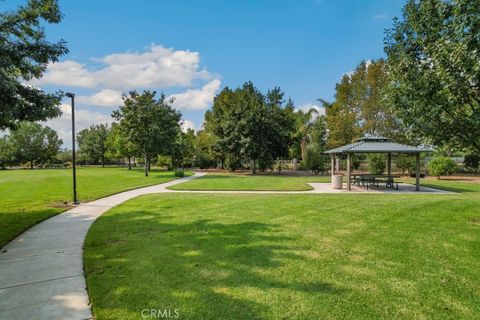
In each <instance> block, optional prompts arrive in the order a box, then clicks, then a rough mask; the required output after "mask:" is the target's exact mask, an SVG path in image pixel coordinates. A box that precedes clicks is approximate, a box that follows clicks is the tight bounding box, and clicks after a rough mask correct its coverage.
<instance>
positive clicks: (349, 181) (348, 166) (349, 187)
mask: <svg viewBox="0 0 480 320" xmlns="http://www.w3.org/2000/svg"><path fill="white" fill-rule="evenodd" d="M351 167H352V155H351V154H350V153H347V190H348V191H350V190H352V184H351V177H350V176H351V170H352V169H351Z"/></svg>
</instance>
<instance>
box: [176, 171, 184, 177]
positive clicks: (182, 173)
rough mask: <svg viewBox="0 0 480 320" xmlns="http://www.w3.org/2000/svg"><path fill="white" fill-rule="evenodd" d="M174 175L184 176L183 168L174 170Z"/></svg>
mask: <svg viewBox="0 0 480 320" xmlns="http://www.w3.org/2000/svg"><path fill="white" fill-rule="evenodd" d="M174 174H175V177H179V178H182V177H184V176H185V172H184V171H183V170H175V173H174Z"/></svg>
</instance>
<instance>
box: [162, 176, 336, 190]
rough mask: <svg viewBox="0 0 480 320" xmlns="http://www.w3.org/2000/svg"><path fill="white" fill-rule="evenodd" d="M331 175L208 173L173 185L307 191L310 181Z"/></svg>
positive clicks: (322, 179)
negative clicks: (292, 175)
mask: <svg viewBox="0 0 480 320" xmlns="http://www.w3.org/2000/svg"><path fill="white" fill-rule="evenodd" d="M328 181H330V177H322V176H300V177H299V176H295V177H291V176H275V175H255V176H254V175H250V174H247V175H240V174H207V175H206V176H203V177H201V178H198V179H195V180H192V181H189V182H186V183H182V184H179V185H175V186H171V187H169V189H172V190H236V191H247V190H263V191H265V190H278V191H305V190H312V189H313V188H312V187H310V186H309V185H308V184H307V183H308V182H328Z"/></svg>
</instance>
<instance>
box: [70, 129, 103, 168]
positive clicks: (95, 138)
mask: <svg viewBox="0 0 480 320" xmlns="http://www.w3.org/2000/svg"><path fill="white" fill-rule="evenodd" d="M108 136H109V128H108V125H107V124H98V125H92V126H90V127H89V128H86V129H83V130H82V131H80V132H79V133H78V134H77V140H78V146H79V149H80V152H81V153H82V158H83V160H85V161H87V162H88V163H90V164H102V166H105V161H106V159H107V155H108V154H107V138H108Z"/></svg>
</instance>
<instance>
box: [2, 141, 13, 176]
mask: <svg viewBox="0 0 480 320" xmlns="http://www.w3.org/2000/svg"><path fill="white" fill-rule="evenodd" d="M12 160H13V148H12V145H11V143H10V141H9V139H8V137H1V138H0V169H5V165H6V164H7V163H10V162H11V161H12Z"/></svg>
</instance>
